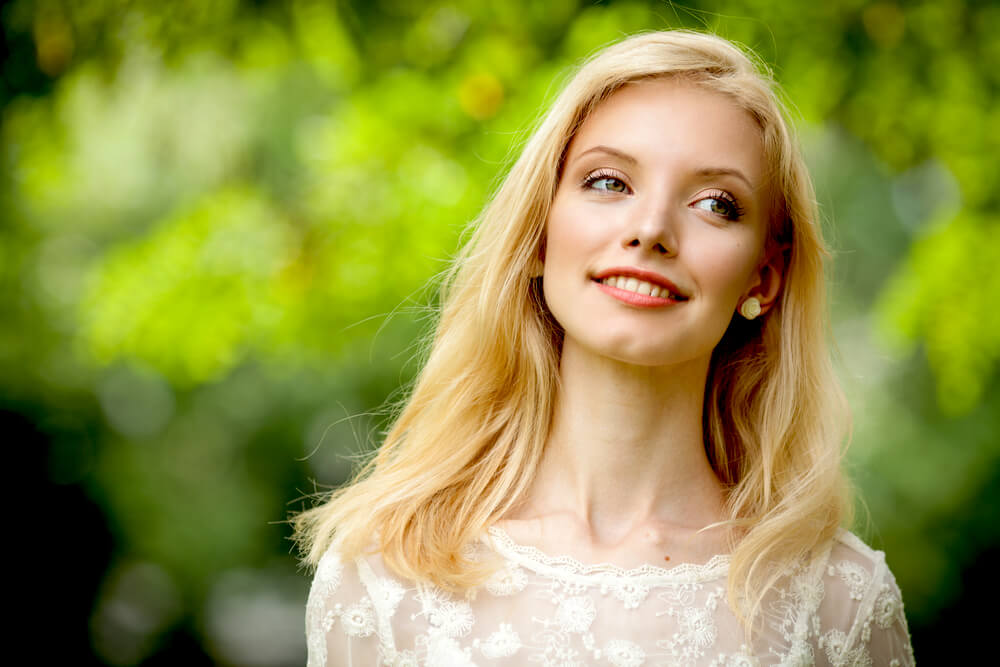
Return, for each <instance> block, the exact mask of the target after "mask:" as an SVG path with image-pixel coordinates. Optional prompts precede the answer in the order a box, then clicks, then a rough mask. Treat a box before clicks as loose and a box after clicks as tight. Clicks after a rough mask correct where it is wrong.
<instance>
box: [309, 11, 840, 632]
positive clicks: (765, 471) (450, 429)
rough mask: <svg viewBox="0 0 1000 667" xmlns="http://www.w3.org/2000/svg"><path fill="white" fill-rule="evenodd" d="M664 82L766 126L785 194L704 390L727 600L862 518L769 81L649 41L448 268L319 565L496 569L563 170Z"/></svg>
mask: <svg viewBox="0 0 1000 667" xmlns="http://www.w3.org/2000/svg"><path fill="white" fill-rule="evenodd" d="M663 77H677V78H682V79H683V80H685V81H688V82H691V83H692V84H694V85H698V86H703V87H705V88H707V89H709V90H712V91H716V92H719V93H721V94H725V95H727V96H729V97H731V98H732V99H733V100H735V101H736V103H737V104H738V105H739V106H740V107H742V108H743V109H745V110H746V111H747V112H748V113H749V114H750V115H751V116H752V117H753V119H754V120H755V121H756V123H757V125H758V127H760V130H761V136H762V140H763V150H764V160H765V163H766V164H767V165H768V166H769V172H768V179H767V180H768V187H769V189H770V193H771V199H772V202H771V216H770V220H769V230H768V235H767V238H768V240H767V243H768V244H769V248H771V249H777V250H778V251H779V252H782V253H783V254H784V265H785V274H784V280H783V285H782V291H781V294H780V296H779V298H778V300H777V301H776V303H775V305H774V307H773V308H772V309H771V310H770V311H769V312H768V313H766V314H765V315H764V316H763V317H761V318H759V319H758V320H754V321H749V322H748V321H745V320H743V319H742V318H739V317H734V319H733V322H732V323H731V325H730V327H729V329H728V330H727V332H726V333H725V335H724V336H723V339H722V341H721V342H720V343H719V345H718V346H717V347H716V349H715V352H714V353H713V357H712V363H711V366H710V369H709V377H708V382H707V385H706V392H705V399H704V412H703V426H704V429H703V430H704V435H705V442H706V452H707V455H708V458H709V461H710V462H711V464H712V467H713V468H714V470H715V473H716V475H717V476H718V477H719V479H720V480H721V481H722V483H723V484H724V485H725V487H726V489H727V512H728V521H727V522H726V523H729V524H731V525H732V526H734V527H736V528H737V530H733V531H731V534H732V558H731V565H730V572H729V579H728V596H729V601H730V606H731V607H732V608H733V609H734V610H735V611H736V613H737V614H739V615H740V616H741V617H743V618H744V620H752V619H753V618H754V617H755V616H756V613H757V611H758V610H759V608H760V605H761V604H762V600H763V598H764V595H765V594H766V592H767V590H768V589H769V588H770V587H771V586H772V585H773V584H774V583H775V581H776V580H777V578H778V577H779V576H780V570H781V569H782V568H781V567H774V566H775V565H779V566H780V565H784V564H791V563H795V562H799V561H800V560H801V559H803V558H808V557H809V556H810V555H811V554H813V553H815V552H816V551H817V549H819V548H820V547H821V546H822V545H823V544H825V543H827V542H828V541H829V540H831V539H832V538H833V537H834V535H835V534H836V532H837V530H838V529H839V527H840V526H841V525H842V524H843V523H845V522H846V521H847V520H849V518H850V510H851V503H850V495H849V492H848V486H847V484H846V481H845V478H844V476H843V473H842V471H841V460H842V456H843V447H842V445H843V441H844V436H845V433H846V428H845V425H846V424H847V419H846V401H845V399H844V396H843V393H842V391H841V390H840V385H839V383H838V381H837V378H836V376H835V374H834V371H833V368H832V364H831V362H830V356H829V346H828V339H829V338H828V334H829V331H828V321H829V318H828V313H827V306H826V303H827V298H826V278H825V275H824V262H825V260H826V258H827V256H828V253H827V251H826V248H825V245H824V243H823V239H822V234H821V230H820V226H819V216H818V211H817V207H816V203H815V198H814V194H813V190H812V185H811V181H810V178H809V175H808V172H807V170H806V168H805V165H804V163H803V160H802V157H801V154H800V151H799V148H798V146H797V145H796V142H795V140H794V138H793V136H792V134H791V131H790V129H789V124H788V121H787V120H786V118H785V111H784V109H783V107H782V105H781V103H780V101H779V98H778V96H777V94H776V92H775V91H776V86H775V84H774V83H773V81H772V79H771V76H770V73H769V71H768V70H767V69H766V67H764V66H763V65H761V64H759V63H757V62H756V61H755V60H754V59H753V58H751V57H750V56H748V55H747V54H745V53H744V52H742V51H741V50H740V49H739V48H737V47H735V46H734V45H733V44H731V43H730V42H728V41H726V40H724V39H722V38H719V37H716V36H713V35H708V34H701V33H695V32H688V31H669V32H654V33H645V34H640V35H636V36H633V37H630V38H628V39H626V40H624V41H622V42H619V43H617V44H614V45H612V46H610V47H608V48H606V49H604V50H603V51H601V52H599V53H598V54H596V55H595V56H594V57H592V58H591V59H590V60H588V61H587V62H586V63H585V64H584V65H583V66H582V67H581V68H580V70H579V71H578V73H577V74H576V76H575V77H574V78H573V79H572V80H571V81H570V83H569V84H568V85H567V86H566V88H565V89H564V90H563V91H562V93H561V94H560V95H559V97H558V98H557V100H556V101H555V103H554V104H553V106H552V108H551V110H550V111H549V112H548V113H547V114H546V115H545V117H544V118H543V119H542V121H541V123H540V124H539V126H538V127H537V129H536V130H535V132H534V133H533V135H532V136H531V137H530V139H529V140H528V142H527V143H526V145H525V147H524V150H523V152H522V153H521V155H520V157H519V158H518V160H517V161H516V162H515V164H514V165H513V167H512V168H511V170H510V173H509V174H508V175H507V177H506V179H505V180H504V182H503V184H502V185H501V186H500V188H499V189H498V191H497V192H496V194H495V196H494V197H493V199H492V200H491V201H490V202H489V203H488V204H487V206H486V207H485V209H484V211H483V212H482V214H481V215H480V217H479V218H478V219H477V220H476V221H475V223H474V229H475V231H474V233H473V234H472V236H471V238H470V240H469V242H468V243H467V244H466V245H465V247H464V248H463V249H462V250H461V251H460V253H459V255H458V257H457V258H456V260H455V262H454V264H453V265H452V268H451V270H450V271H449V273H448V274H447V276H446V280H445V283H444V287H443V294H442V296H443V298H442V306H441V313H440V320H439V323H438V326H437V330H436V333H435V335H434V337H433V341H432V345H431V349H430V354H429V357H428V359H427V362H426V365H425V366H424V368H423V369H422V371H421V373H420V375H419V376H418V378H417V380H416V383H415V385H414V387H413V390H412V392H411V394H410V397H409V401H408V403H407V404H406V406H405V408H404V409H403V410H402V412H401V413H400V414H399V416H398V418H397V419H396V421H395V423H394V425H393V426H392V428H391V430H390V431H389V432H388V434H387V436H386V438H385V442H384V444H383V445H382V446H381V448H380V449H379V450H378V452H377V453H376V454H375V455H374V457H373V458H372V459H371V460H370V461H369V462H368V464H367V465H365V466H364V468H363V469H362V470H361V471H360V473H359V474H358V475H357V476H356V477H355V479H354V480H353V482H352V483H351V484H350V485H348V486H346V487H344V488H341V489H339V490H337V491H335V492H333V494H331V495H330V497H329V498H328V500H327V502H326V503H325V504H322V505H321V506H318V507H316V508H314V509H311V510H308V511H306V512H303V513H302V514H299V515H298V516H297V517H296V518H295V520H294V521H295V526H296V530H297V539H298V540H299V541H300V544H301V545H302V546H303V550H304V554H305V560H306V561H307V562H309V563H311V564H316V563H317V562H318V561H319V559H320V557H321V556H322V554H323V553H324V552H325V551H326V550H327V548H329V546H330V545H331V543H332V542H334V540H336V543H337V548H338V549H340V551H341V552H342V555H343V556H344V557H346V558H351V557H354V556H357V555H358V554H360V553H362V552H364V551H365V550H366V549H371V548H374V549H375V550H377V551H378V552H379V553H381V555H382V557H383V559H384V561H385V562H386V564H387V565H388V566H389V567H390V568H391V569H392V570H394V571H395V572H396V573H397V574H399V575H400V576H403V577H406V578H410V579H414V580H430V581H433V582H435V583H436V584H438V585H440V586H442V587H444V588H446V589H449V590H463V589H469V588H471V587H473V586H476V585H478V584H480V583H482V581H483V579H484V578H485V577H486V576H487V575H488V574H489V571H488V569H486V568H487V567H488V565H485V564H483V563H478V562H475V561H472V560H470V559H468V558H467V557H466V556H465V554H466V553H467V551H466V549H467V547H468V546H469V545H470V544H472V543H473V542H474V541H475V540H477V539H479V538H480V537H481V536H482V535H483V533H484V532H485V530H486V528H487V527H489V526H490V525H492V524H493V523H495V522H496V521H497V520H499V519H500V518H502V517H503V516H504V515H505V514H507V513H508V512H509V511H510V510H511V509H512V507H513V505H514V504H515V503H516V502H517V501H518V500H519V499H520V498H521V497H523V496H524V495H525V493H526V491H527V489H528V487H529V485H530V484H531V482H532V480H533V478H534V475H535V471H536V469H537V467H538V464H539V462H540V460H541V458H542V454H543V451H544V446H545V441H546V438H547V436H548V433H549V427H550V423H551V419H552V413H553V406H554V402H555V397H556V395H557V392H558V378H559V374H558V367H559V354H560V350H561V343H562V331H561V328H560V327H559V325H558V323H556V322H555V320H554V319H553V318H552V316H551V314H550V313H549V311H548V309H547V307H546V306H545V303H544V299H543V297H542V295H541V289H540V284H539V280H538V278H537V277H534V276H535V274H536V273H537V267H538V264H539V254H540V253H541V252H542V248H543V242H544V233H545V223H546V220H547V218H548V214H549V207H550V205H551V203H552V200H553V198H554V196H555V192H556V187H557V186H558V183H559V177H560V173H561V168H562V163H563V160H564V158H565V155H566V152H567V150H568V147H569V144H570V142H571V140H572V139H573V137H574V136H575V134H576V132H577V130H578V129H579V127H580V126H581V125H582V123H583V122H584V121H585V120H586V119H587V118H588V117H589V115H590V114H591V113H592V112H593V110H594V109H595V108H596V107H597V106H598V105H600V104H601V103H602V102H603V101H604V100H606V99H607V98H608V97H610V96H611V95H613V94H614V93H615V92H616V91H617V90H619V89H620V88H622V87H623V86H626V85H629V84H632V83H635V82H639V81H643V80H646V79H652V78H663ZM487 332H488V335H484V333H487ZM373 536H374V540H373ZM749 626H750V624H749V623H748V624H747V627H748V628H749Z"/></svg>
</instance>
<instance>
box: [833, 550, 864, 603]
mask: <svg viewBox="0 0 1000 667" xmlns="http://www.w3.org/2000/svg"><path fill="white" fill-rule="evenodd" d="M829 572H830V574H831V575H832V574H835V573H836V574H839V575H840V578H841V579H842V580H843V581H844V583H845V584H847V588H848V590H849V591H850V592H851V599H852V600H861V599H862V598H863V597H864V596H865V591H866V590H867V589H868V585H869V584H870V583H871V580H872V576H871V574H869V573H868V570H866V569H865V568H864V567H862V566H861V565H859V564H858V563H855V562H853V561H849V560H842V561H840V562H839V563H837V565H836V566H832V565H831V566H830V569H829Z"/></svg>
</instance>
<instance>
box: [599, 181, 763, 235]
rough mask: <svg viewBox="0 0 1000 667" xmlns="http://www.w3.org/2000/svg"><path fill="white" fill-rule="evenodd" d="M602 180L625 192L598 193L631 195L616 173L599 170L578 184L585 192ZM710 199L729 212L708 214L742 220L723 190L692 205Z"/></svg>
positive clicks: (732, 199) (739, 210)
mask: <svg viewBox="0 0 1000 667" xmlns="http://www.w3.org/2000/svg"><path fill="white" fill-rule="evenodd" d="M603 180H614V181H618V182H619V183H621V184H622V185H623V186H624V187H625V190H624V191H623V192H621V193H616V192H615V191H614V190H599V191H603V192H609V193H613V194H631V192H632V188H630V187H629V185H628V183H626V182H625V179H624V178H622V177H621V175H619V174H618V173H617V172H614V171H611V170H608V169H599V170H597V171H594V172H591V173H589V174H587V175H586V176H585V177H584V179H583V182H582V183H581V184H580V186H581V187H582V188H583V189H585V190H595V189H598V188H594V184H595V183H598V182H599V181H603ZM710 199H718V200H719V201H723V202H725V203H726V204H727V205H728V207H729V212H728V213H716V212H715V211H709V213H712V214H714V215H719V216H722V217H723V218H725V219H726V220H729V221H731V222H738V221H739V220H742V219H743V214H744V210H743V207H742V206H740V203H739V201H738V200H737V199H736V197H734V196H733V195H731V194H730V193H728V192H726V191H725V190H713V191H711V192H710V193H709V194H708V195H706V196H704V197H702V198H701V199H699V200H697V201H696V202H694V203H695V204H697V203H699V202H703V201H707V200H710ZM703 210H704V209H703Z"/></svg>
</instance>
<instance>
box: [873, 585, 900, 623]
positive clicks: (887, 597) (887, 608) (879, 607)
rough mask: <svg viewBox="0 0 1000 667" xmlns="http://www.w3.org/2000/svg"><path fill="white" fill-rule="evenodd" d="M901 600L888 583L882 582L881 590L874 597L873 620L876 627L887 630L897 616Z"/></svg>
mask: <svg viewBox="0 0 1000 667" xmlns="http://www.w3.org/2000/svg"><path fill="white" fill-rule="evenodd" d="M902 606H903V602H902V601H901V600H900V599H899V597H898V596H896V595H895V594H894V593H893V592H892V589H891V588H889V585H888V584H882V591H881V592H880V593H879V594H878V598H876V599H875V612H874V613H875V622H876V623H878V627H880V628H882V629H883V630H887V629H888V628H889V627H890V626H891V625H892V624H893V623H895V622H896V619H897V618H898V614H899V610H900V608H901V607H902Z"/></svg>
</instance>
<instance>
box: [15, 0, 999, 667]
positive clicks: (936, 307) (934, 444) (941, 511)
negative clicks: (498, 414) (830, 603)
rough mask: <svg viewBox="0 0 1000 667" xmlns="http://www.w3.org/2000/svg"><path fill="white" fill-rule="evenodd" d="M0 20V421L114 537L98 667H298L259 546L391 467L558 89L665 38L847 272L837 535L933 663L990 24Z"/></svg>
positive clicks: (201, 5) (597, 17) (493, 10)
mask: <svg viewBox="0 0 1000 667" xmlns="http://www.w3.org/2000/svg"><path fill="white" fill-rule="evenodd" d="M2 21H3V29H4V32H5V38H6V43H7V44H8V47H7V48H8V53H7V56H6V57H5V60H4V65H3V74H4V76H3V81H2V88H0V96H2V97H0V102H2V105H3V107H2V126H0V141H2V149H0V150H2V160H3V170H2V173H0V197H2V201H3V208H2V211H3V212H2V217H0V286H2V288H3V289H2V291H0V317H2V320H3V323H4V326H3V327H2V328H0V400H2V403H3V406H4V407H5V408H6V409H8V410H11V411H14V412H20V413H23V414H24V415H28V416H29V417H28V419H29V421H30V422H31V423H32V424H33V428H34V429H37V431H38V432H39V433H41V434H42V435H43V437H44V440H45V441H46V443H47V449H46V452H45V455H44V456H45V462H46V463H45V465H46V472H45V475H46V477H47V482H48V483H49V484H51V485H52V486H53V488H69V487H78V488H79V489H82V490H83V491H84V492H85V494H86V497H88V498H90V499H91V500H92V501H93V502H94V503H96V504H97V506H98V507H99V508H100V512H101V515H102V516H103V521H104V522H106V525H107V526H108V527H109V528H110V530H111V534H112V541H113V546H112V548H111V552H110V556H109V557H108V562H107V563H106V565H107V570H106V572H105V573H104V574H103V575H102V577H101V578H102V582H103V583H101V584H100V587H99V589H98V590H97V593H96V597H95V598H94V599H93V601H92V602H90V603H88V604H89V605H91V607H90V608H91V614H90V620H89V628H90V630H89V636H90V640H89V643H90V644H92V647H91V648H85V649H81V650H88V651H89V650H92V651H93V655H94V656H96V657H94V658H93V659H95V660H98V659H99V660H100V661H103V662H106V663H108V664H117V665H126V664H139V663H141V662H144V661H146V662H149V663H150V664H152V661H155V658H156V656H157V655H164V654H165V652H167V651H170V650H171V646H172V645H175V644H177V642H178V641H181V640H178V639H177V637H178V636H183V637H188V638H189V639H190V643H192V644H193V645H194V646H196V647H197V648H195V649H190V650H191V651H194V652H195V653H197V652H199V651H204V652H205V654H207V655H208V656H211V659H212V660H214V661H216V662H218V663H222V664H233V665H237V664H240V665H243V664H246V665H255V664H297V663H299V664H300V663H301V662H302V659H303V655H304V654H303V652H304V648H303V644H304V643H303V642H302V641H301V627H302V626H301V613H302V605H303V604H304V595H305V586H306V580H305V579H304V578H303V577H301V576H300V575H298V574H297V573H296V571H295V563H294V559H293V558H292V556H291V555H289V544H288V542H287V541H286V538H287V536H288V529H287V526H285V525H283V524H282V523H281V522H282V521H283V520H284V519H285V518H286V516H287V514H288V512H290V511H294V510H296V509H299V508H300V507H301V506H302V503H301V498H302V496H303V494H306V493H309V492H311V491H313V490H314V488H315V487H314V483H318V484H320V485H330V484H336V483H339V482H340V481H342V480H343V479H344V478H345V477H346V475H347V474H348V473H349V472H350V468H351V455H352V454H353V453H357V452H360V451H362V450H364V449H365V448H367V447H369V446H371V445H372V444H373V443H374V442H376V441H377V440H378V429H379V428H381V427H382V426H383V425H384V412H381V411H379V406H382V405H384V404H385V403H384V402H385V400H386V398H387V397H390V399H392V398H396V397H398V396H399V390H400V389H399V388H400V387H405V385H406V382H407V381H408V379H409V378H410V377H412V374H413V372H414V371H415V369H416V367H417V361H418V360H419V358H420V355H421V347H420V337H421V336H422V335H424V334H425V333H426V332H427V330H428V326H429V324H430V323H431V322H432V320H433V317H432V315H433V303H434V300H435V294H434V285H435V278H434V276H435V275H436V274H438V273H439V272H441V271H442V270H443V269H444V268H445V266H446V263H447V259H448V258H449V257H450V256H451V254H452V253H453V252H454V250H455V249H456V248H457V247H458V244H459V243H460V241H461V238H462V232H463V230H464V229H465V228H466V225H467V223H468V222H469V221H470V220H473V219H474V218H475V216H476V214H477V212H478V210H479V209H480V208H481V206H482V205H483V203H484V202H485V200H486V198H487V197H488V196H489V193H490V192H491V190H492V188H494V187H495V186H496V184H497V183H498V179H499V178H500V176H501V175H502V173H503V171H504V169H505V168H506V166H507V165H508V164H509V161H510V158H511V156H512V155H514V154H516V150H517V147H518V146H519V143H520V141H521V140H522V139H523V138H524V137H525V136H526V131H527V130H528V129H530V127H531V125H532V123H533V121H534V120H535V119H536V118H537V117H538V116H539V114H540V112H541V110H542V109H543V108H544V106H545V104H546V103H547V102H549V101H551V99H552V97H553V96H554V94H555V92H556V91H557V89H558V86H559V84H560V83H561V82H563V81H565V80H566V78H567V76H568V73H569V71H570V69H569V68H570V67H571V66H572V65H573V64H574V63H576V62H578V60H579V59H580V58H582V57H584V56H586V55H587V54H589V53H592V52H593V51H594V50H596V49H597V48H599V47H600V46H602V45H604V44H607V43H608V42H610V41H613V40H616V39H618V38H620V37H621V36H623V35H625V34H629V33H632V32H636V31H640V30H649V29H663V28H677V27H687V28H696V29H708V30H711V31H714V32H718V33H719V34H721V35H723V36H725V37H728V38H731V39H734V40H737V41H740V42H742V43H744V44H746V45H748V46H749V47H751V48H752V49H753V50H755V51H756V52H757V53H758V54H759V55H760V56H761V58H762V59H763V60H764V61H765V62H767V63H770V64H771V65H772V66H773V68H774V70H775V73H776V76H777V78H778V80H779V81H780V82H781V83H782V84H783V87H784V88H785V90H786V91H787V95H788V98H789V100H790V106H791V108H792V109H793V115H794V117H795V119H796V122H797V124H798V126H799V128H800V131H801V135H802V138H803V143H804V146H805V149H806V153H807V156H808V159H809V162H810V165H811V167H812V169H813V172H814V175H815V177H816V182H817V190H818V195H819V198H820V201H821V205H822V210H823V212H824V216H825V218H826V220H827V222H828V223H829V225H828V227H829V231H830V235H831V238H832V239H833V246H834V249H835V255H836V268H835V272H834V275H833V278H834V287H833V292H834V314H835V321H836V333H837V336H838V338H839V340H840V345H841V349H840V352H841V366H842V371H843V377H844V381H845V383H846V385H847V387H848V390H849V393H850V395H851V399H852V403H853V405H854V407H855V412H856V420H855V432H854V439H853V444H852V450H851V451H852V454H851V467H852V471H853V474H854V476H855V478H856V479H857V480H858V482H859V485H860V486H861V488H862V492H863V495H864V497H865V498H866V500H867V508H868V510H869V515H870V521H869V522H867V523H866V522H864V521H863V522H862V524H861V525H859V528H858V530H859V531H860V532H861V533H862V534H865V535H866V536H867V537H869V538H870V539H871V540H872V541H873V542H874V543H875V544H876V545H877V546H884V548H885V549H886V551H887V553H888V555H889V563H890V565H891V566H892V568H893V570H894V571H895V572H896V575H897V578H898V580H899V582H900V585H901V587H902V589H903V591H904V593H905V595H906V602H907V610H908V613H909V616H910V619H911V629H912V630H913V632H914V641H915V645H916V647H917V655H918V657H922V658H924V659H928V658H931V656H935V655H937V651H941V652H942V655H943V651H944V650H945V649H944V646H945V645H944V644H943V643H941V644H938V643H935V642H936V641H937V640H935V638H934V637H933V636H932V635H931V633H930V632H929V631H928V629H929V628H930V627H931V625H932V624H936V625H938V626H939V627H941V625H942V623H944V621H943V620H942V619H943V617H944V616H945V610H955V609H960V608H962V605H963V601H968V600H969V599H970V596H974V595H975V594H976V591H975V590H974V587H972V586H970V585H969V584H970V582H969V581H968V579H967V574H968V573H969V572H971V571H972V568H975V567H976V563H977V559H979V558H983V557H985V554H989V553H996V551H997V546H998V545H1000V530H998V528H997V527H996V526H997V522H996V520H995V519H996V516H997V512H996V510H997V507H998V501H1000V486H998V482H1000V480H998V474H997V470H998V468H1000V465H998V464H1000V439H998V437H997V434H998V432H1000V428H998V427H1000V424H998V421H1000V409H998V407H1000V388H998V383H997V364H998V359H1000V315H998V312H1000V311H998V309H997V308H996V307H994V306H993V305H992V303H991V301H992V297H993V296H994V295H996V294H998V293H1000V278H998V276H1000V273H997V272H996V267H997V266H998V265H1000V241H998V238H1000V236H998V232H1000V217H998V215H997V210H998V207H1000V194H998V193H1000V169H998V168H997V167H998V166H1000V165H998V158H997V156H998V155H1000V103H998V96H1000V95H998V91H1000V39H997V38H996V35H997V34H1000V7H998V6H996V4H995V3H991V2H987V1H985V0H983V1H980V2H977V1H973V0H970V1H968V2H962V1H960V0H924V1H914V2H898V3H897V2H892V1H886V2H876V3H870V2H864V1H862V0H839V1H836V2H826V3H814V4H813V3H801V4H800V3H792V2H781V1H780V0H730V1H729V2H716V3H702V2H691V3H688V4H685V5H681V4H678V3H669V2H653V1H650V2H639V1H636V2H598V3H592V2H582V1H580V0H558V1H553V2H546V3H536V2H528V1H526V0H516V1H504V2H500V1H495V2H472V1H455V2H440V1H430V2H425V3H409V2H403V1H402V0H372V1H369V2H356V1H352V2H339V3H337V2H317V1H312V0H294V1H291V2H261V1H258V2H248V1H240V0H214V1H208V0H176V1H174V2H170V3H156V2H151V1H145V0H135V1H130V2H125V1H124V0H93V1H90V2H61V1H58V0H47V1H42V0H39V1H37V2H31V1H28V0H20V1H17V2H13V3H9V4H7V5H5V6H3V8H2ZM101 567H102V568H103V564H102V565H101ZM948 618H950V619H952V620H950V621H948V622H950V623H953V624H955V627H959V624H960V623H966V621H967V619H965V617H963V616H961V615H960V614H959V615H957V616H956V615H955V613H954V612H948ZM79 622H80V623H83V621H82V620H79ZM968 622H971V621H968ZM961 627H963V628H966V629H967V628H968V625H967V624H966V625H961ZM182 643H183V642H182ZM189 648H190V647H189Z"/></svg>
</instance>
